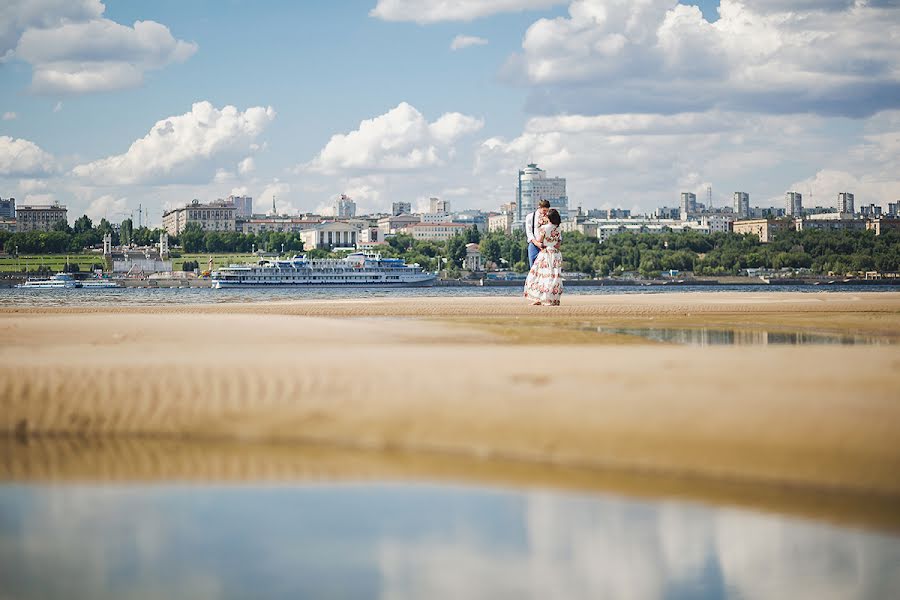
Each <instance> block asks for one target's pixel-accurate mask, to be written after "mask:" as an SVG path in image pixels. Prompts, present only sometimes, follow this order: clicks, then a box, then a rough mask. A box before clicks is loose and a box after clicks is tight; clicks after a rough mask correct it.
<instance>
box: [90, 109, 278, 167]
mask: <svg viewBox="0 0 900 600" xmlns="http://www.w3.org/2000/svg"><path fill="white" fill-rule="evenodd" d="M274 118H275V111H274V110H273V109H272V107H271V106H270V107H266V108H264V107H261V106H254V107H252V108H248V109H247V110H245V111H243V112H241V111H240V110H238V109H237V108H235V107H234V106H225V107H224V108H222V109H218V108H216V107H215V106H213V105H212V104H211V103H209V102H206V101H204V102H197V103H195V104H194V105H193V106H192V107H191V111H190V112H188V113H185V114H183V115H178V116H173V117H167V118H165V119H162V120H160V121H158V122H157V123H156V124H155V125H154V126H153V127H152V128H151V129H150V131H149V133H147V135H145V136H144V137H142V138H141V139H139V140H137V141H135V142H134V143H133V144H131V147H130V148H129V149H128V151H127V152H125V153H124V154H119V155H116V156H109V157H107V158H103V159H100V160H96V161H94V162H90V163H87V164H83V165H78V166H77V167H75V168H74V169H73V171H72V172H73V173H74V174H75V175H76V176H78V177H81V178H84V179H86V180H89V181H92V182H94V183H97V184H104V185H106V184H113V185H116V184H120V185H121V184H136V183H156V184H163V183H178V182H190V181H196V180H198V179H200V178H204V177H205V178H207V179H208V178H209V177H211V176H213V174H214V173H215V171H216V166H217V165H215V164H214V161H215V160H216V159H219V158H221V159H222V160H225V159H228V158H231V157H232V156H234V155H235V154H238V153H246V152H247V150H248V149H249V146H250V144H251V143H252V140H253V139H254V138H256V137H257V136H258V135H259V134H260V133H262V131H263V130H264V129H265V128H266V126H267V125H268V124H269V123H270V122H271V121H272V120H273V119H274ZM238 156H239V154H238ZM232 164H233V163H232Z"/></svg>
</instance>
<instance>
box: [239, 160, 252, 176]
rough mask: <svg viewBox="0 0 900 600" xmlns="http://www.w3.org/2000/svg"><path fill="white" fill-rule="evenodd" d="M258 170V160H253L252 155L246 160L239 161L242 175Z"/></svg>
mask: <svg viewBox="0 0 900 600" xmlns="http://www.w3.org/2000/svg"><path fill="white" fill-rule="evenodd" d="M255 170H256V161H254V160H253V157H252V156H248V157H247V158H245V159H244V160H242V161H241V162H239V163H238V173H240V174H241V175H249V174H250V173H252V172H253V171H255Z"/></svg>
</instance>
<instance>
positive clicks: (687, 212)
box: [679, 192, 697, 221]
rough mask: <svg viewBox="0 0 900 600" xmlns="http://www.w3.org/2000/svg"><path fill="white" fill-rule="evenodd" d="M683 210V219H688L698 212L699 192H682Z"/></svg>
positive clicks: (681, 211)
mask: <svg viewBox="0 0 900 600" xmlns="http://www.w3.org/2000/svg"><path fill="white" fill-rule="evenodd" d="M680 208H681V210H680V211H679V212H680V216H681V220H682V221H687V220H688V219H690V218H691V216H693V215H695V214H696V213H697V194H694V193H693V192H681V204H680Z"/></svg>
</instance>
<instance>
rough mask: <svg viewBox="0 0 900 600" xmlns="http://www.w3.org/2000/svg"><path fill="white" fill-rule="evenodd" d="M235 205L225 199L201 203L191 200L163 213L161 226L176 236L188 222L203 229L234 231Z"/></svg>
mask: <svg viewBox="0 0 900 600" xmlns="http://www.w3.org/2000/svg"><path fill="white" fill-rule="evenodd" d="M235 210H236V209H235V207H234V205H233V204H232V203H231V202H228V201H227V200H216V201H215V202H210V203H209V204H201V203H200V201H199V200H192V201H191V203H190V204H187V205H185V206H183V207H182V208H176V209H174V210H170V211H167V212H164V213H163V228H164V229H165V230H166V233H168V234H169V235H174V236H178V235H181V233H182V232H183V231H184V229H185V227H187V225H188V223H197V224H198V225H199V226H200V229H202V230H203V231H234V230H235V223H234V221H235V219H234V214H235Z"/></svg>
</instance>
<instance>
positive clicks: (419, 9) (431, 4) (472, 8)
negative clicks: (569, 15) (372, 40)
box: [369, 0, 565, 24]
mask: <svg viewBox="0 0 900 600" xmlns="http://www.w3.org/2000/svg"><path fill="white" fill-rule="evenodd" d="M564 3H565V2H564V0H491V1H490V2H486V1H485V0H449V1H448V0H378V4H376V5H375V8H373V9H372V10H371V11H370V12H369V15H370V16H372V17H376V18H378V19H382V20H384V21H414V22H416V23H419V24H425V23H438V22H441V21H472V20H474V19H479V18H482V17H488V16H490V15H495V14H499V13H507V12H520V11H525V10H535V9H544V8H550V7H551V6H555V5H557V4H564Z"/></svg>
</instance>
